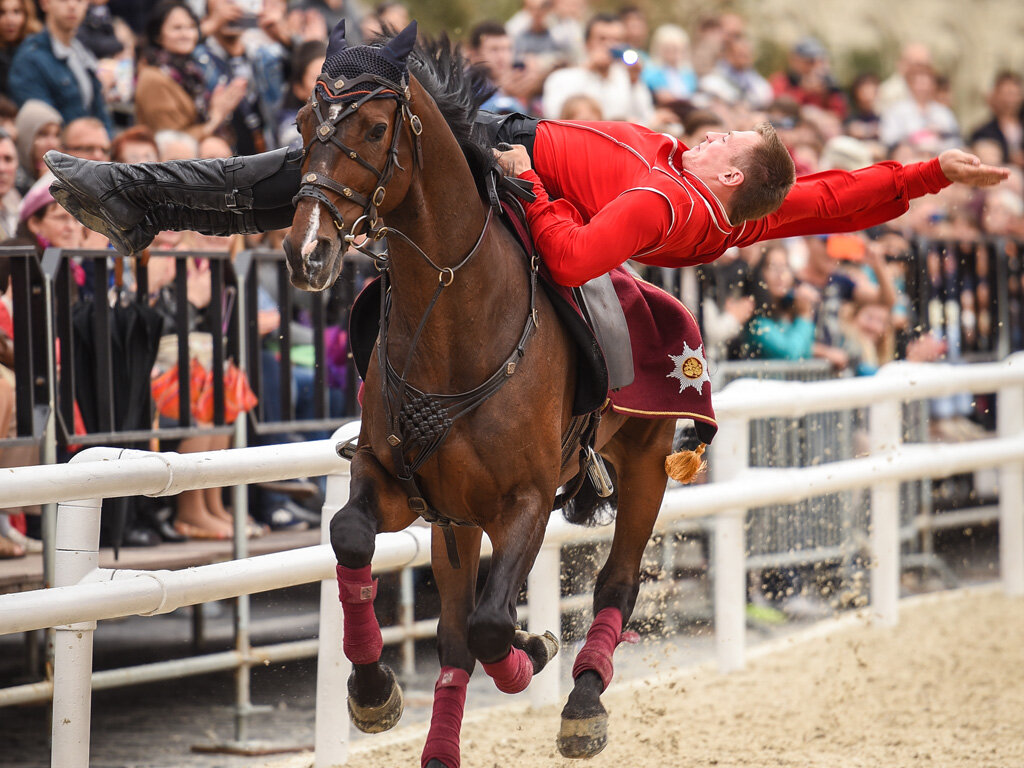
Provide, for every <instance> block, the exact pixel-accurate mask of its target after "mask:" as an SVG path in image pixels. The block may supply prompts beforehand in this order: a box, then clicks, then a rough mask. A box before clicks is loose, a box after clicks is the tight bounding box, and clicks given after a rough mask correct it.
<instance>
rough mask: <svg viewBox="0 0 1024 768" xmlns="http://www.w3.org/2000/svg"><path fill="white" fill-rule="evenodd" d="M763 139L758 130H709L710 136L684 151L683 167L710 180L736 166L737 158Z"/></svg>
mask: <svg viewBox="0 0 1024 768" xmlns="http://www.w3.org/2000/svg"><path fill="white" fill-rule="evenodd" d="M761 141H762V139H761V134H759V133H757V131H732V132H730V133H718V132H716V131H708V137H707V138H706V139H704V141H702V142H701V143H700V144H698V145H697V146H695V147H691V148H690V149H688V150H686V152H684V153H683V167H684V168H686V170H688V171H690V172H691V173H693V174H696V175H697V176H699V177H700V178H702V179H705V180H709V179H713V178H716V177H718V176H719V174H722V173H725V172H727V171H728V170H729V169H730V168H733V167H735V165H736V159H737V158H739V157H740V156H741V155H743V154H744V153H746V152H747V151H748V150H750V149H753V148H754V147H756V146H757V145H758V144H760V143H761Z"/></svg>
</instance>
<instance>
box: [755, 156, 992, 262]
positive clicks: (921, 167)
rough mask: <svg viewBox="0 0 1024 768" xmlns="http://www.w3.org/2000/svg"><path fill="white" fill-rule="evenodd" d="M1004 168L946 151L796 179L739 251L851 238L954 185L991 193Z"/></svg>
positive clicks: (757, 223)
mask: <svg viewBox="0 0 1024 768" xmlns="http://www.w3.org/2000/svg"><path fill="white" fill-rule="evenodd" d="M1009 176H1010V172H1009V171H1008V170H1007V169H1005V168H997V167H995V166H991V165H985V164H984V163H982V162H981V161H980V160H979V159H978V158H977V157H975V156H974V155H971V154H968V153H967V152H962V151H960V150H959V149H949V150H946V151H945V152H943V153H942V154H941V155H939V157H937V158H935V159H933V160H929V161H927V162H923V163H911V164H909V165H906V166H904V165H900V164H899V163H896V162H892V161H887V162H883V163H877V164H875V165H871V166H868V167H867V168H861V169H860V170H857V171H850V172H848V171H824V172H822V173H815V174H812V175H810V176H805V177H803V178H801V179H798V180H797V182H796V184H795V185H794V186H793V189H792V190H791V191H790V193H789V194H788V195H787V196H786V200H785V202H783V204H782V207H781V208H779V210H777V211H776V212H775V213H773V214H771V215H769V216H766V217H764V218H763V219H759V220H758V221H754V222H748V223H747V225H746V228H745V229H744V230H743V234H742V235H741V237H740V240H739V241H738V242H737V245H741V246H742V245H749V244H751V243H755V242H758V241H760V240H771V239H774V238H779V237H794V236H799V235H823V234H830V233H833V232H853V231H856V230H860V229H867V228H868V227H874V226H878V225H879V224H883V223H884V222H886V221H891V220H892V219H895V218H896V217H898V216H901V215H903V214H904V213H906V211H907V208H909V206H910V201H911V200H913V199H914V198H918V197H923V196H924V195H927V194H934V193H936V192H938V191H939V190H941V189H943V188H944V187H947V186H949V185H950V184H951V183H953V182H960V183H963V184H967V185H969V186H972V187H990V186H993V185H994V184H998V183H999V182H1001V181H1004V180H1006V179H1008V178H1009Z"/></svg>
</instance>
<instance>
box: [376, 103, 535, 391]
mask: <svg viewBox="0 0 1024 768" xmlns="http://www.w3.org/2000/svg"><path fill="white" fill-rule="evenodd" d="M419 114H420V116H421V119H422V120H423V124H424V132H423V150H422V155H423V168H422V170H419V169H417V171H416V173H415V177H414V180H413V181H412V182H411V184H410V187H409V190H408V192H407V194H406V196H405V198H404V199H403V201H402V203H401V204H400V205H399V206H398V207H397V208H396V209H395V210H393V211H391V212H389V213H388V214H387V216H386V224H387V226H388V227H389V228H393V229H398V230H399V231H401V232H402V233H403V234H404V235H406V236H407V237H408V238H409V239H410V240H412V241H413V242H415V243H416V245H417V246H419V248H421V249H422V250H423V251H424V252H425V253H426V254H427V255H428V256H430V258H431V260H432V261H433V262H434V263H435V264H437V265H438V266H439V267H449V268H454V267H456V266H457V265H458V264H459V263H460V262H462V260H463V259H465V258H466V256H467V255H468V254H469V253H470V251H471V250H472V249H473V246H474V245H475V244H476V242H477V240H478V238H479V237H480V234H481V232H482V231H483V229H484V225H485V222H486V220H487V206H486V204H485V203H484V202H483V201H482V200H481V199H480V196H479V194H478V193H477V189H476V184H475V182H474V179H473V176H472V173H471V171H470V169H469V165H468V163H467V162H466V160H465V157H464V155H463V153H462V150H461V148H460V147H459V145H458V142H457V141H456V140H455V138H454V137H453V136H452V134H451V131H450V129H449V128H448V126H447V124H446V123H445V122H444V120H443V118H442V117H441V115H440V113H436V112H435V114H432V115H430V116H429V117H428V116H427V115H426V114H424V111H422V110H421V111H420V112H419ZM433 118H436V119H433ZM388 249H389V251H390V253H391V257H392V258H391V286H392V287H391V297H392V302H391V303H392V315H391V317H392V320H391V324H392V325H391V327H392V335H391V340H392V342H393V344H394V345H395V347H394V348H395V351H396V352H399V351H400V349H401V348H402V347H404V346H405V343H407V342H408V341H409V340H410V337H411V335H412V334H413V333H415V330H416V328H417V327H418V326H419V324H420V321H421V320H422V318H423V315H424V313H425V312H426V311H427V308H428V306H429V304H430V302H431V300H432V298H433V296H434V294H435V292H436V291H437V286H438V278H439V275H438V272H437V270H435V269H434V268H433V267H432V266H431V265H430V264H429V263H428V262H427V261H426V260H425V259H423V257H422V256H420V255H419V254H417V253H416V251H415V249H413V248H412V247H410V246H409V245H408V244H407V243H405V242H403V240H402V239H401V238H398V237H394V236H392V237H391V238H389V240H388ZM514 251H515V246H514V244H513V243H512V241H511V238H510V237H508V236H507V234H506V233H503V232H502V228H501V226H500V225H499V223H498V221H497V219H496V218H495V219H493V220H492V221H491V223H490V225H489V226H488V229H487V232H486V233H485V234H484V238H483V241H482V242H481V243H480V247H479V248H478V250H477V252H476V253H475V254H474V255H473V257H472V258H471V259H470V261H469V262H468V263H467V264H466V265H465V266H464V267H462V268H461V269H459V270H458V271H457V272H456V273H455V276H454V280H453V281H452V283H451V285H450V286H448V287H446V288H444V289H443V290H442V291H441V296H440V297H439V298H438V300H437V303H436V305H435V307H434V308H433V310H432V311H431V314H430V318H429V320H428V322H427V325H426V327H425V328H424V332H423V334H422V336H421V341H420V342H419V343H418V344H417V351H416V357H417V359H418V360H419V361H422V362H423V363H424V364H425V365H426V366H427V367H437V366H439V365H441V364H440V363H439V362H436V361H437V360H439V359H440V358H444V359H448V360H452V359H456V357H455V356H458V358H457V359H459V361H460V364H461V367H460V368H459V370H460V373H461V372H466V371H468V372H469V376H470V378H472V377H474V376H479V375H480V371H477V370H475V369H476V368H477V367H478V365H479V366H483V367H487V366H489V365H492V364H493V361H489V360H487V358H488V357H489V355H486V354H481V345H486V346H487V347H494V348H496V349H501V350H504V348H505V347H506V346H507V347H508V348H509V350H510V349H511V347H512V345H514V342H515V340H516V339H518V336H519V334H520V333H521V332H522V320H523V318H525V315H526V312H527V305H528V298H527V296H528V282H527V279H526V274H527V273H526V269H525V267H524V266H523V261H522V259H521V258H516V254H515V252H514ZM520 310H521V311H520ZM503 353H504V352H503ZM467 356H471V357H472V360H473V361H474V362H471V363H469V364H468V365H467V364H466V361H465V358H466V357H467Z"/></svg>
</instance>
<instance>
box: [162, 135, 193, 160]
mask: <svg viewBox="0 0 1024 768" xmlns="http://www.w3.org/2000/svg"><path fill="white" fill-rule="evenodd" d="M155 138H156V146H157V149H158V150H159V151H160V160H161V162H167V161H168V160H191V159H194V158H196V157H199V142H198V141H196V137H195V136H192V135H191V134H188V133H185V132H183V131H160V132H159V133H157V134H156V137H155Z"/></svg>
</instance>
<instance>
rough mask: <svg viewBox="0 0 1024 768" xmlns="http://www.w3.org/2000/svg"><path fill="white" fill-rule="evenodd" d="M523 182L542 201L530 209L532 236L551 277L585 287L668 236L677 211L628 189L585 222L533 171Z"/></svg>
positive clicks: (653, 197) (662, 201)
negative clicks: (551, 196) (552, 195)
mask: <svg viewBox="0 0 1024 768" xmlns="http://www.w3.org/2000/svg"><path fill="white" fill-rule="evenodd" d="M519 178H521V179H525V180H527V181H529V182H531V183H532V184H533V192H534V194H535V195H537V199H536V200H535V201H534V202H532V203H529V204H528V205H527V206H526V219H527V221H528V222H529V224H530V234H532V235H533V240H534V243H535V244H536V246H537V250H538V252H539V253H540V255H541V257H542V258H543V259H544V263H545V264H546V265H547V267H548V269H549V270H550V271H551V276H552V277H554V279H555V281H556V282H558V283H560V284H562V285H583V283H585V282H587V281H588V280H592V279H593V278H595V277H599V276H600V275H603V274H604V273H605V272H608V271H610V270H612V269H614V268H615V267H617V266H619V265H620V264H622V263H623V262H625V261H626V260H627V259H631V258H633V257H634V256H636V255H637V254H639V253H642V252H644V251H646V250H650V249H651V248H654V247H655V246H657V245H658V244H660V243H661V242H663V241H664V239H665V237H666V236H667V235H668V231H669V227H670V225H671V211H670V210H669V209H668V203H667V201H666V200H665V199H664V198H663V197H662V196H661V195H659V194H657V193H656V192H651V191H650V190H644V189H632V190H627V191H625V192H623V193H622V194H621V195H619V196H618V197H617V198H616V199H615V200H613V201H612V202H611V203H609V204H608V205H606V206H605V207H604V208H602V209H601V210H600V211H598V212H597V213H596V214H595V215H594V216H593V217H592V218H591V219H590V221H585V220H584V217H583V215H582V214H581V213H580V212H579V211H578V210H577V209H576V208H575V206H573V205H572V203H570V202H569V201H568V200H551V199H549V198H548V193H547V190H545V189H544V185H543V184H542V183H541V180H540V177H538V176H537V174H536V173H535V172H534V171H533V170H532V169H531V170H529V171H525V172H523V173H521V174H520V176H519ZM655 200H657V202H655Z"/></svg>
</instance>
